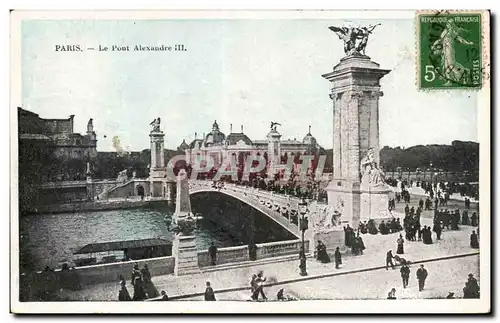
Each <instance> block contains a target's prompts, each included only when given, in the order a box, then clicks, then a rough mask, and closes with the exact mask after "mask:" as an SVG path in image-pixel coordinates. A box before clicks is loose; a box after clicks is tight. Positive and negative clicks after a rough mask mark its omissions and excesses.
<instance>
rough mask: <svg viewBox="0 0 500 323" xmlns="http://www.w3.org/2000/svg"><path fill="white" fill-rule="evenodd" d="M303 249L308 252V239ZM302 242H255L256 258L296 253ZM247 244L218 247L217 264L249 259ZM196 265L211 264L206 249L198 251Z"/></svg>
mask: <svg viewBox="0 0 500 323" xmlns="http://www.w3.org/2000/svg"><path fill="white" fill-rule="evenodd" d="M304 244H305V251H306V253H307V252H309V241H305V243H304ZM301 245H302V242H301V240H300V239H297V240H287V241H277V242H266V243H259V244H257V245H256V246H257V252H256V255H257V258H256V260H261V259H267V258H274V257H280V256H287V255H294V254H295V255H298V254H299V250H300V247H301ZM249 260H250V257H249V249H248V245H245V246H237V247H227V248H220V249H218V250H217V263H216V264H217V265H222V264H228V263H238V262H242V261H249ZM198 265H199V266H200V267H207V266H210V265H211V258H210V255H209V254H208V250H202V251H198Z"/></svg>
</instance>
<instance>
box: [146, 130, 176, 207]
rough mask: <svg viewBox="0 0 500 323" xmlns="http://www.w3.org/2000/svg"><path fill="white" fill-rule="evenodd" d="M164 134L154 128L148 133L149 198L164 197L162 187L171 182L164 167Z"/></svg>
mask: <svg viewBox="0 0 500 323" xmlns="http://www.w3.org/2000/svg"><path fill="white" fill-rule="evenodd" d="M164 137H165V134H164V133H163V131H161V130H160V129H159V128H154V129H153V130H152V131H151V132H150V133H149V138H150V143H151V166H150V169H149V181H150V183H151V184H150V185H151V196H153V197H157V198H161V197H163V196H164V192H163V187H164V186H165V183H167V182H169V181H171V180H169V179H168V178H167V176H166V174H167V169H166V167H165V157H164V153H163V150H164V146H165V140H164ZM172 182H173V181H172Z"/></svg>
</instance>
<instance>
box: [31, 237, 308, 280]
mask: <svg viewBox="0 0 500 323" xmlns="http://www.w3.org/2000/svg"><path fill="white" fill-rule="evenodd" d="M301 243H302V242H301V240H290V241H280V242H270V243H261V244H257V260H261V259H270V258H273V257H279V256H285V255H292V254H297V255H298V253H299V248H300V246H301ZM305 244H306V252H308V249H309V241H306V242H305ZM244 261H249V253H248V246H237V247H228V248H220V249H219V250H218V251H217V265H221V264H229V263H240V262H244ZM135 263H138V264H139V267H140V268H142V267H144V264H147V265H148V268H149V271H150V272H151V276H153V277H154V276H160V275H169V274H173V273H174V265H175V257H173V256H168V257H159V258H150V259H141V260H131V261H124V262H115V263H109V264H100V265H91V266H82V267H75V268H74V270H72V271H71V273H73V274H74V275H75V276H77V277H78V282H79V284H80V285H81V286H85V285H93V284H99V283H105V282H112V281H116V282H117V283H118V277H119V276H120V275H123V276H124V277H125V279H126V280H127V283H128V282H129V281H130V276H131V273H132V269H133V267H134V264H135ZM198 264H199V266H200V267H202V268H203V267H207V266H210V265H211V262H210V256H209V255H208V250H203V251H198ZM53 274H54V280H55V281H60V280H62V279H61V278H62V276H63V275H64V272H62V271H61V269H55V270H54V272H53ZM28 276H29V277H28ZM22 280H23V281H24V282H25V283H27V284H28V285H31V286H32V287H31V289H37V288H38V289H39V288H42V286H41V285H40V284H42V283H43V273H42V272H41V271H39V272H37V273H34V274H33V275H23V277H22Z"/></svg>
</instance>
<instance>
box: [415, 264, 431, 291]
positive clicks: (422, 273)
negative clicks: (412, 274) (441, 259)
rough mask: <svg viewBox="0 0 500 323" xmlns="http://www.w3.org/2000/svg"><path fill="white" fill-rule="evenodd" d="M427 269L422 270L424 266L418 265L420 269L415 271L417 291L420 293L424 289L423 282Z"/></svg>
mask: <svg viewBox="0 0 500 323" xmlns="http://www.w3.org/2000/svg"><path fill="white" fill-rule="evenodd" d="M428 274H429V273H428V272H427V269H425V268H424V265H420V268H418V270H417V280H418V291H419V292H421V291H423V290H424V287H425V280H426V279H427V276H428Z"/></svg>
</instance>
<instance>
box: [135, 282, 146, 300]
mask: <svg viewBox="0 0 500 323" xmlns="http://www.w3.org/2000/svg"><path fill="white" fill-rule="evenodd" d="M146 298H147V297H146V291H145V290H144V283H143V281H142V279H141V277H136V278H135V280H134V297H133V298H132V299H133V300H134V301H143V300H145V299H146Z"/></svg>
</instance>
